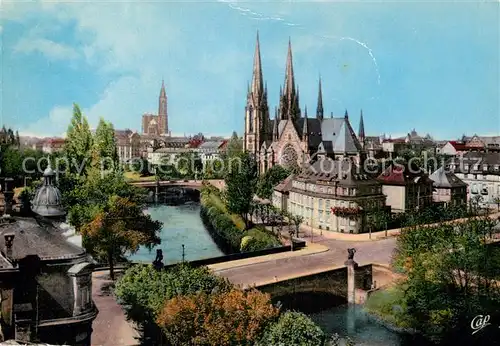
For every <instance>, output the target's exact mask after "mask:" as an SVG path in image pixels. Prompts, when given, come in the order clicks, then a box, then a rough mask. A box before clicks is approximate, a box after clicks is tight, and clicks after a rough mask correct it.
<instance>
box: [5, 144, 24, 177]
mask: <svg viewBox="0 0 500 346" xmlns="http://www.w3.org/2000/svg"><path fill="white" fill-rule="evenodd" d="M2 154H3V155H2V158H1V161H0V172H1V174H2V176H4V177H9V178H16V177H18V176H22V175H23V174H24V172H23V168H22V167H23V159H24V157H23V155H22V152H21V151H19V149H18V148H16V147H14V146H5V149H3V152H2Z"/></svg>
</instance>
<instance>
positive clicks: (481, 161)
mask: <svg viewBox="0 0 500 346" xmlns="http://www.w3.org/2000/svg"><path fill="white" fill-rule="evenodd" d="M448 168H449V169H450V170H451V171H453V172H454V173H455V174H456V175H457V177H458V178H460V179H461V180H463V181H464V182H465V183H466V184H467V185H468V189H467V200H469V201H470V200H471V199H473V198H475V199H478V201H479V202H480V204H481V205H483V206H485V207H495V206H496V205H497V199H498V198H500V152H484V151H480V152H468V153H466V154H464V155H462V156H459V157H455V158H453V159H452V160H451V161H450V162H449V164H448Z"/></svg>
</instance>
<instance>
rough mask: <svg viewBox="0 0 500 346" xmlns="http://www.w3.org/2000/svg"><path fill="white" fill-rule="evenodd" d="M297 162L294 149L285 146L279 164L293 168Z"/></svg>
mask: <svg viewBox="0 0 500 346" xmlns="http://www.w3.org/2000/svg"><path fill="white" fill-rule="evenodd" d="M297 161H298V155H297V152H296V151H295V149H294V148H293V147H292V146H291V145H288V146H286V147H285V149H284V150H283V154H282V155H281V163H282V164H283V165H284V166H286V167H295V166H297Z"/></svg>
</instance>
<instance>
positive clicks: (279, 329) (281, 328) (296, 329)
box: [260, 311, 325, 346]
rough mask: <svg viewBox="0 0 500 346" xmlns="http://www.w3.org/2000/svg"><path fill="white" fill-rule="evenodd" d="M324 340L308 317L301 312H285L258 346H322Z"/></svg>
mask: <svg viewBox="0 0 500 346" xmlns="http://www.w3.org/2000/svg"><path fill="white" fill-rule="evenodd" d="M324 339H325V335H324V333H323V331H322V330H321V328H320V327H318V326H317V325H316V324H315V323H314V322H313V321H312V320H311V319H310V318H309V317H307V316H306V315H304V314H303V313H301V312H291V311H287V312H285V313H283V314H281V316H280V318H279V320H278V322H277V323H275V324H272V325H271V326H270V328H269V329H268V330H266V332H265V334H264V337H263V338H262V340H261V342H260V344H261V345H275V346H278V345H302V346H318V345H323V343H324V342H325V340H324Z"/></svg>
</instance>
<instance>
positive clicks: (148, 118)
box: [142, 81, 170, 136]
mask: <svg viewBox="0 0 500 346" xmlns="http://www.w3.org/2000/svg"><path fill="white" fill-rule="evenodd" d="M142 134H144V135H153V136H169V135H170V131H169V129H168V108H167V93H166V91H165V83H164V82H163V81H162V82H161V89H160V96H159V98H158V114H149V113H145V114H144V115H143V116H142Z"/></svg>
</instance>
